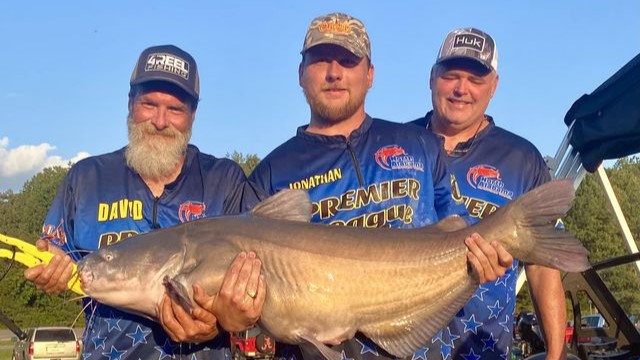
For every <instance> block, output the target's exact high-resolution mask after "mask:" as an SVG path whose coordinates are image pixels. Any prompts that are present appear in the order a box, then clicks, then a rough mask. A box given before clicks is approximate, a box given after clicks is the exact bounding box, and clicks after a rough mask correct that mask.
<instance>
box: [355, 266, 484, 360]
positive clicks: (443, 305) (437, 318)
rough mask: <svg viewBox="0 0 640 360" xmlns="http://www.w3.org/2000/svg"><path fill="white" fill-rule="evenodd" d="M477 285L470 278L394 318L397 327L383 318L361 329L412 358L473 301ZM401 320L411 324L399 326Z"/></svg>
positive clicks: (393, 352)
mask: <svg viewBox="0 0 640 360" xmlns="http://www.w3.org/2000/svg"><path fill="white" fill-rule="evenodd" d="M477 285H478V283H477V282H476V281H475V280H473V279H472V278H471V277H468V278H467V279H466V280H465V281H463V283H461V284H460V286H458V287H457V288H456V289H452V291H450V292H449V293H447V294H446V295H444V296H441V297H439V298H438V299H437V300H436V301H434V302H431V303H430V304H428V305H426V306H424V307H422V308H419V309H417V310H416V311H414V312H412V313H410V314H408V315H406V316H403V317H402V319H397V320H394V321H393V322H395V323H396V326H390V325H389V321H388V320H383V321H381V322H379V323H377V324H371V325H367V326H366V327H364V328H362V329H359V330H360V332H362V333H363V334H364V335H366V336H367V337H368V338H369V339H371V340H372V341H373V342H374V343H376V345H378V346H379V347H380V348H382V349H384V351H386V352H387V353H389V354H391V355H394V356H397V357H400V358H405V357H408V356H410V355H411V354H413V353H414V352H415V351H416V350H418V349H420V348H421V347H424V346H425V345H430V344H431V342H430V340H431V339H432V338H433V337H434V336H435V335H436V334H437V333H438V331H440V330H441V329H443V328H444V327H445V326H446V325H447V324H448V323H449V322H450V321H451V319H452V318H453V317H454V316H455V315H456V314H457V313H458V311H460V309H461V308H462V307H463V306H464V305H465V304H466V303H467V302H468V301H469V299H470V298H471V296H472V295H473V294H474V293H475V291H476V290H477V289H478V286H477ZM400 323H404V324H407V326H397V324H400Z"/></svg>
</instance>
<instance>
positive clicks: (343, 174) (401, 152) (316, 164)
mask: <svg viewBox="0 0 640 360" xmlns="http://www.w3.org/2000/svg"><path fill="white" fill-rule="evenodd" d="M301 54H302V61H301V62H300V65H299V67H298V81H299V84H300V87H302V90H303V92H304V95H305V98H306V100H307V102H308V103H309V110H310V120H309V124H308V125H304V126H301V127H299V128H298V130H297V134H296V136H294V137H292V138H291V139H289V140H288V141H287V142H285V143H284V144H282V145H280V146H279V147H278V148H276V149H275V150H274V151H272V152H271V153H270V154H269V155H267V157H265V158H264V159H263V160H262V162H260V164H258V166H257V167H256V168H255V170H254V171H253V173H252V174H251V175H250V177H249V180H250V181H251V182H252V183H253V184H254V185H255V186H257V187H258V188H260V189H261V190H263V191H265V192H266V193H268V194H275V193H276V192H278V191H279V190H282V189H285V188H294V189H305V190H307V191H308V194H309V196H310V198H311V200H312V201H313V207H314V209H317V211H315V212H314V214H313V217H312V219H311V221H313V222H317V223H324V224H331V225H342V226H360V227H396V228H415V227H422V226H426V225H429V224H433V223H435V222H437V221H439V220H440V219H442V218H445V217H447V216H449V215H466V211H465V209H464V207H463V206H460V205H456V204H455V203H454V201H453V199H452V197H451V184H450V175H449V172H448V171H447V169H446V166H445V165H444V162H443V160H442V156H441V152H440V149H439V144H438V142H437V139H436V138H435V136H434V135H433V134H430V133H429V132H427V131H426V130H425V129H421V128H419V127H417V126H410V125H403V124H399V123H394V122H390V121H385V120H381V119H374V118H372V117H370V116H369V115H368V114H367V113H366V112H365V109H364V102H365V97H366V94H367V91H368V90H369V88H370V87H371V86H372V85H373V74H374V71H373V65H372V63H371V46H370V41H369V36H368V35H367V31H366V29H365V26H364V24H363V23H362V22H361V21H360V20H358V19H356V18H354V17H352V16H350V15H347V14H342V13H332V14H327V15H323V16H320V17H317V18H315V19H313V21H312V22H311V24H310V26H309V29H308V30H307V33H306V36H305V37H304V42H303V46H302V51H301ZM405 186H409V187H411V188H414V189H416V192H415V194H414V195H415V196H410V195H408V194H397V196H389V194H390V193H391V190H389V189H390V188H394V187H396V188H397V187H405ZM396 193H397V191H396ZM373 199H375V201H374V200H373ZM324 209H326V210H324ZM470 241H471V243H470V244H471V245H470V246H469V248H470V250H471V253H472V254H473V255H472V256H473V259H470V261H471V262H472V263H473V266H474V269H477V267H476V265H478V264H480V263H487V264H489V263H491V264H492V265H494V266H493V268H492V269H498V268H500V265H498V264H496V261H497V260H496V259H498V258H500V259H502V260H504V258H503V257H501V255H503V254H502V253H498V251H496V250H495V248H493V247H492V246H491V245H489V244H488V243H486V242H481V241H483V240H478V242H476V241H475V240H470ZM468 244H469V243H468ZM336 251H337V250H336ZM507 256H510V255H508V254H507ZM480 259H482V260H480ZM474 261H478V263H477V264H476V263H475V262H474ZM507 263H508V264H509V266H510V264H511V262H510V261H507ZM492 269H483V275H479V276H478V277H479V278H480V280H481V281H486V280H495V279H497V276H496V274H493V271H494V270H492ZM501 269H502V270H498V272H500V271H501V272H502V273H503V272H504V271H505V270H506V268H505V267H502V268H501ZM476 271H478V270H476ZM498 275H500V274H498ZM301 291H302V292H304V291H305V290H304V289H301ZM303 298H304V296H303V295H301V294H300V293H297V294H295V295H293V296H292V298H291V299H290V300H291V301H292V303H294V302H295V301H302V300H300V299H303ZM292 326H295V324H293V325H292ZM305 330H306V329H301V330H300V331H301V332H304V331H305ZM308 334H309V333H307V334H305V335H308ZM339 336H340V334H336V341H340V340H342V339H341V338H339ZM425 341H426V339H425ZM276 348H278V349H279V350H277V353H278V357H284V358H286V359H294V358H295V359H300V353H299V351H300V349H298V348H297V347H292V346H284V345H279V346H277V347H276ZM303 350H304V358H305V359H319V358H323V357H322V356H323V355H325V356H326V357H327V358H336V356H339V355H340V353H342V357H343V358H352V359H371V358H375V359H381V358H387V359H389V358H392V357H391V356H389V355H388V354H384V352H383V350H381V349H378V348H377V347H376V346H375V345H374V344H373V342H372V341H371V340H369V339H367V338H366V337H364V336H363V335H362V334H360V333H358V334H357V336H356V338H354V339H350V340H348V341H345V342H343V343H342V344H340V345H339V346H336V347H334V348H332V349H329V348H327V347H325V346H322V345H320V346H318V347H317V349H314V348H312V347H309V346H307V347H304V348H303ZM318 351H319V352H321V353H322V355H320V354H319V353H318ZM379 355H382V356H383V355H386V357H378V356H379Z"/></svg>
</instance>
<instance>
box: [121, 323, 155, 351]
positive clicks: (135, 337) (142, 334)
mask: <svg viewBox="0 0 640 360" xmlns="http://www.w3.org/2000/svg"><path fill="white" fill-rule="evenodd" d="M149 334H151V329H146V330H142V327H140V325H136V331H134V332H131V333H127V334H125V335H127V336H128V337H130V338H131V339H132V343H131V347H134V346H136V345H138V344H146V343H147V336H148V335H149Z"/></svg>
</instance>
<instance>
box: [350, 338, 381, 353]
mask: <svg viewBox="0 0 640 360" xmlns="http://www.w3.org/2000/svg"><path fill="white" fill-rule="evenodd" d="M356 341H357V342H358V343H359V344H360V345H361V346H362V350H360V355H364V354H366V353H371V354H373V355H375V356H380V354H378V348H377V346H376V344H375V343H374V342H373V341H371V340H369V339H365V340H364V341H361V340H360V339H356Z"/></svg>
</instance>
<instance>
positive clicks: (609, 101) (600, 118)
mask: <svg viewBox="0 0 640 360" xmlns="http://www.w3.org/2000/svg"><path fill="white" fill-rule="evenodd" d="M574 121H575V124H574V126H573V131H572V133H571V137H570V139H569V141H570V142H571V146H573V148H574V149H575V150H577V151H578V152H579V153H580V155H581V158H582V166H584V168H585V169H586V170H587V171H589V172H594V171H596V169H597V168H598V166H599V165H600V164H601V163H602V161H603V160H605V159H617V158H621V157H624V156H628V155H632V154H635V153H638V152H640V54H638V55H636V56H635V57H634V58H633V59H632V60H631V61H629V62H628V63H627V64H626V65H625V66H623V67H622V68H621V69H620V70H618V71H617V72H616V73H615V74H614V75H613V76H611V77H610V78H609V79H608V80H607V81H605V82H604V83H602V85H600V86H599V87H598V88H597V89H595V90H594V91H593V92H592V93H591V94H585V95H582V96H581V97H580V98H579V99H578V100H576V102H574V103H573V105H571V108H570V109H569V111H568V112H567V115H565V117H564V122H565V124H567V126H570V125H571V124H572V123H573V122H574Z"/></svg>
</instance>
